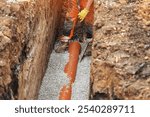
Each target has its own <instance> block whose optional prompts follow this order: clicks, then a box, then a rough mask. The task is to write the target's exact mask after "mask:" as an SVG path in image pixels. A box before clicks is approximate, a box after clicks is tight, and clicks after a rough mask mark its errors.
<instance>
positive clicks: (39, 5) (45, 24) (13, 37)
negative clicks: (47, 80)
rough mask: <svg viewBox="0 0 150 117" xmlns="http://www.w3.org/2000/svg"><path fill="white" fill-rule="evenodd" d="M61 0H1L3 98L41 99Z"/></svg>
mask: <svg viewBox="0 0 150 117" xmlns="http://www.w3.org/2000/svg"><path fill="white" fill-rule="evenodd" d="M60 11H61V0H0V99H37V95H38V92H39V88H40V85H41V81H42V78H43V76H44V73H45V70H46V67H47V63H48V58H49V54H50V52H51V50H52V47H53V42H54V39H55V34H56V29H57V28H56V27H58V25H59V23H58V21H59V19H60V15H59V14H60Z"/></svg>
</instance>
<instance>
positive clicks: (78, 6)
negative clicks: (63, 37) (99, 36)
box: [66, 0, 94, 38]
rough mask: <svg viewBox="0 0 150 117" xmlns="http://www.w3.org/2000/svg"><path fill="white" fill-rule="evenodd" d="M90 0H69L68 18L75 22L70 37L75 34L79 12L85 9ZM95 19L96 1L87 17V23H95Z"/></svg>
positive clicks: (85, 20)
mask: <svg viewBox="0 0 150 117" xmlns="http://www.w3.org/2000/svg"><path fill="white" fill-rule="evenodd" d="M87 2H88V0H67V9H68V10H67V14H66V18H67V19H71V20H72V22H73V25H72V30H71V32H70V38H71V37H72V36H73V33H74V29H75V25H76V24H77V22H78V13H79V12H80V11H81V10H83V9H84V8H85V7H86V5H87ZM93 21H94V3H93V4H92V5H91V7H90V10H89V13H88V15H87V16H86V18H85V19H84V22H85V24H87V25H93Z"/></svg>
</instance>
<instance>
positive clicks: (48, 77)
mask: <svg viewBox="0 0 150 117" xmlns="http://www.w3.org/2000/svg"><path fill="white" fill-rule="evenodd" d="M62 12H63V11H62ZM61 15H62V17H61V20H60V21H62V22H61V23H60V24H61V25H62V26H61V29H60V28H58V32H57V35H56V40H55V42H54V47H53V50H52V53H51V55H50V57H49V62H48V68H47V70H46V73H45V75H44V78H43V80H42V84H41V88H40V91H39V95H38V99H39V100H57V99H60V98H61V95H63V96H64V97H63V96H62V99H65V97H68V96H69V98H67V99H71V100H88V99H89V97H90V62H91V57H90V56H85V55H83V59H82V61H78V60H77V64H76V65H77V68H75V69H76V70H75V71H74V76H73V77H74V78H73V80H72V79H71V77H69V76H67V75H68V74H67V73H65V67H66V66H67V64H68V62H69V60H70V58H69V57H70V56H72V55H70V53H69V48H68V50H66V51H65V52H62V53H57V52H55V49H56V48H57V47H58V46H61V45H59V44H60V42H59V41H58V40H57V38H58V35H60V34H62V32H64V30H63V28H64V27H65V26H64V25H65V24H64V22H65V21H64V16H63V14H61ZM80 28H82V27H80ZM77 30H78V29H77ZM80 30H82V29H80ZM76 35H78V34H76ZM82 38H83V36H82ZM74 41H75V40H74ZM76 42H79V41H76ZM71 43H75V42H71ZM71 43H69V46H70V45H71ZM79 46H80V50H79V56H78V55H74V57H76V58H77V59H79V57H80V56H81V53H82V51H83V49H84V42H83V43H81V42H79ZM88 46H89V45H88ZM76 48H77V47H75V50H74V51H77V49H76ZM74 57H73V58H74ZM71 67H74V65H73V66H71ZM71 67H69V68H68V69H71ZM72 72H73V71H71V70H70V74H72ZM65 86H66V87H67V86H71V89H70V92H69V93H68V94H61V93H62V92H65V91H63V90H66V91H68V90H67V89H64V88H65ZM65 100H66V99H65Z"/></svg>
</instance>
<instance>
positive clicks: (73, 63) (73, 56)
mask: <svg viewBox="0 0 150 117" xmlns="http://www.w3.org/2000/svg"><path fill="white" fill-rule="evenodd" d="M80 49H81V45H80V43H79V42H78V41H75V42H72V43H70V44H69V62H68V63H67V64H66V66H65V69H64V72H65V73H66V74H67V77H68V78H69V79H70V83H69V84H68V85H64V86H63V88H62V89H61V91H60V94H59V100H71V94H72V84H73V83H74V81H75V77H76V72H77V66H78V59H79V54H80Z"/></svg>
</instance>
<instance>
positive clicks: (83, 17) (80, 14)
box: [78, 8, 89, 22]
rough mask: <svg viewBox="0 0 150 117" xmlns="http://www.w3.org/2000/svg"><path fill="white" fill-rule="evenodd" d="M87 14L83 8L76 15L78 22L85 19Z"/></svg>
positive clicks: (87, 11) (86, 10)
mask: <svg viewBox="0 0 150 117" xmlns="http://www.w3.org/2000/svg"><path fill="white" fill-rule="evenodd" d="M88 13H89V10H88V9H86V8H85V9H83V10H82V11H81V12H80V13H79V14H78V17H79V19H80V22H82V21H83V20H84V19H85V17H86V16H87V14H88Z"/></svg>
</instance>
